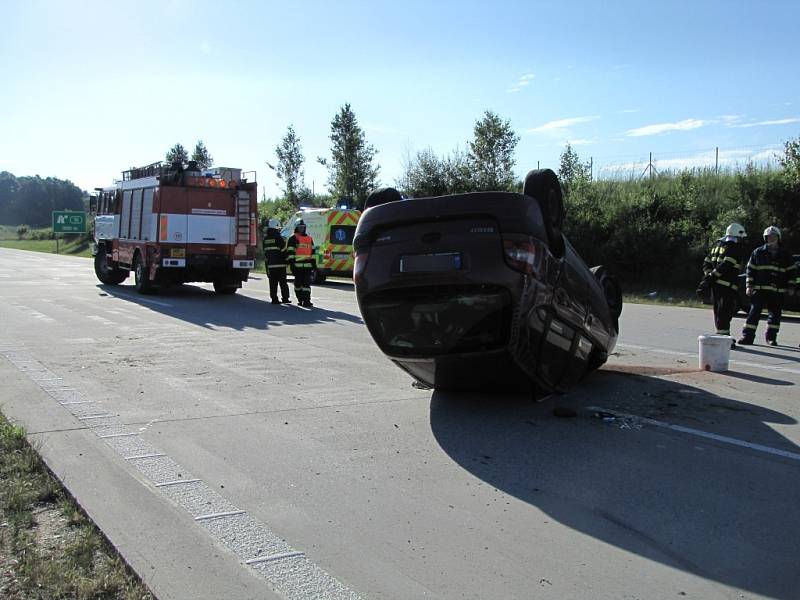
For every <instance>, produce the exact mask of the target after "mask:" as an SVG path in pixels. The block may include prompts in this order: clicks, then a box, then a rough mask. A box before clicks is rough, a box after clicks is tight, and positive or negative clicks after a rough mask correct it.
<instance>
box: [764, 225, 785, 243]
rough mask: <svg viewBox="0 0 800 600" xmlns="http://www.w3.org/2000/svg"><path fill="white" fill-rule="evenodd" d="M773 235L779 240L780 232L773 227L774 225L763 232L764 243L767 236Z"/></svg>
mask: <svg viewBox="0 0 800 600" xmlns="http://www.w3.org/2000/svg"><path fill="white" fill-rule="evenodd" d="M773 233H774V234H775V235H777V236H778V239H779V240H780V239H781V230H780V229H778V228H777V227H775V225H770V226H769V227H767V228H766V229H765V230H764V241H765V242H766V241H767V236H768V235H772V234H773Z"/></svg>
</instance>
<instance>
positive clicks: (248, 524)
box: [0, 344, 361, 600]
mask: <svg viewBox="0 0 800 600" xmlns="http://www.w3.org/2000/svg"><path fill="white" fill-rule="evenodd" d="M0 356H3V357H5V358H6V359H8V361H9V362H10V363H11V364H12V365H14V366H15V367H17V369H19V370H20V371H21V372H22V373H24V374H25V375H27V376H28V377H29V378H30V379H31V380H33V381H35V382H36V383H37V384H38V385H39V387H40V388H41V389H42V390H43V391H44V392H45V393H47V394H48V395H49V396H50V397H51V398H53V399H54V400H55V401H56V402H58V403H59V404H61V405H62V406H64V408H65V409H67V410H69V411H70V412H71V413H72V415H73V416H74V417H75V418H76V419H78V420H79V421H80V422H82V423H83V424H84V427H82V428H81V429H83V430H86V429H89V430H90V431H93V432H94V434H95V435H96V436H97V437H98V438H100V439H102V440H103V442H104V443H106V444H107V445H108V446H110V447H111V448H112V449H113V450H114V451H115V452H116V453H117V454H118V455H119V456H120V457H121V458H122V459H124V460H126V461H128V464H130V465H132V466H133V468H135V469H137V470H138V471H139V472H140V473H141V474H142V475H143V476H144V478H145V479H146V480H147V481H149V482H150V484H151V485H152V486H153V488H154V489H156V490H158V491H159V492H160V493H161V494H163V496H164V497H165V498H167V499H168V500H170V501H172V502H174V503H175V504H177V505H178V506H179V507H181V508H182V509H183V510H185V511H186V512H187V513H189V515H190V516H191V517H192V518H193V519H194V521H195V522H196V523H197V526H198V527H202V528H203V529H204V530H205V531H206V532H207V533H208V534H209V535H210V536H211V537H212V538H214V539H215V540H216V541H217V542H219V543H221V544H223V545H225V546H227V547H228V548H229V549H230V550H231V551H233V553H234V554H236V556H238V557H239V559H240V561H241V564H242V565H243V566H245V567H246V568H248V569H252V570H253V571H255V572H256V573H258V574H259V575H260V576H261V577H263V578H264V579H266V580H267V581H268V582H269V586H270V588H271V589H272V590H273V591H274V592H276V593H278V594H279V595H280V596H282V597H284V598H286V599H287V600H308V599H309V598H325V600H360V599H361V596H359V594H358V593H357V592H355V591H353V590H352V589H350V588H349V587H348V586H347V585H345V584H344V583H342V582H340V581H339V580H337V579H336V578H334V577H333V576H332V575H330V574H329V573H327V572H326V571H324V570H323V569H321V568H320V567H319V566H317V565H316V564H315V563H314V562H313V561H312V560H310V559H309V558H308V557H307V556H306V553H305V552H303V551H301V550H297V549H296V548H292V547H291V546H290V545H289V543H288V542H287V541H286V540H284V539H283V538H281V537H280V536H278V535H277V534H275V533H274V532H273V531H272V530H270V529H269V527H267V526H266V525H265V524H264V523H262V522H260V521H258V520H256V519H254V518H253V517H252V516H250V515H249V514H248V513H247V511H245V510H242V509H240V508H239V507H237V506H235V505H234V504H233V503H232V502H230V501H228V500H227V499H226V498H224V497H223V496H221V495H220V494H219V493H218V492H217V491H216V490H214V489H212V488H211V487H210V486H209V485H208V484H206V483H205V482H204V481H202V480H201V479H199V478H196V477H193V476H192V475H191V474H190V473H189V471H188V469H186V468H185V467H183V466H181V465H179V464H178V463H177V462H175V461H174V460H172V459H171V458H170V457H169V456H167V455H165V454H164V453H162V452H159V451H158V448H156V447H155V446H154V445H153V444H151V443H150V442H148V441H147V440H145V439H144V438H143V437H142V436H141V435H140V434H139V433H136V432H131V431H129V427H127V426H126V425H124V424H123V423H122V422H121V421H120V420H119V418H118V417H117V416H116V415H112V414H99V413H98V412H97V410H98V409H97V407H91V406H86V405H87V404H89V405H91V404H96V402H94V401H91V400H89V399H86V398H84V397H83V395H82V394H81V392H79V391H78V390H76V389H75V388H72V387H70V386H68V385H65V383H64V381H63V379H62V378H60V377H57V376H55V375H54V374H53V373H52V372H51V371H49V370H48V369H47V368H46V367H44V366H43V365H42V364H41V363H39V362H38V361H37V360H35V359H34V358H33V356H32V355H31V354H30V353H29V352H28V350H27V349H26V348H24V347H21V346H19V345H11V344H8V345H0Z"/></svg>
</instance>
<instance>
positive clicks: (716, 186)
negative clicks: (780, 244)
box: [564, 167, 800, 287]
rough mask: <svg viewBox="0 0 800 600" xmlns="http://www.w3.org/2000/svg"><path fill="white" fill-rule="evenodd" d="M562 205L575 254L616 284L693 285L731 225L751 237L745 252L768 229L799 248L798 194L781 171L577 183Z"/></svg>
mask: <svg viewBox="0 0 800 600" xmlns="http://www.w3.org/2000/svg"><path fill="white" fill-rule="evenodd" d="M566 203H567V207H566V208H567V211H566V221H565V224H564V231H565V233H566V234H567V237H568V238H569V240H570V242H571V243H572V244H573V246H575V249H576V250H577V251H578V252H579V253H580V254H581V256H582V257H583V258H584V259H585V260H586V262H587V263H588V264H589V265H590V266H591V265H596V264H604V265H606V266H608V267H609V268H610V269H611V270H612V271H613V272H614V273H616V274H617V275H618V276H619V277H620V278H621V279H622V280H623V281H629V282H634V281H635V282H638V283H653V284H655V283H658V284H661V285H677V286H687V287H688V286H693V285H695V284H696V283H697V280H698V279H699V277H700V272H701V266H702V262H703V258H704V257H705V255H706V254H707V252H708V250H709V249H710V247H711V246H712V245H713V243H714V242H715V241H716V240H717V239H718V238H719V237H721V236H722V235H723V234H724V232H725V228H726V227H727V226H728V225H729V224H730V223H731V222H734V221H736V222H739V223H742V225H744V226H745V229H746V230H747V231H748V233H749V234H750V236H749V240H748V249H752V248H754V247H756V246H758V245H760V244H761V243H763V242H762V241H761V232H762V231H763V229H764V228H765V227H767V226H768V225H772V224H775V225H778V226H779V227H780V228H781V230H782V232H783V240H784V243H786V244H787V245H788V247H789V248H792V249H794V248H798V244H800V210H798V204H797V203H798V194H797V191H796V190H795V189H794V188H793V186H792V183H791V182H790V181H789V180H788V179H787V178H786V177H785V176H784V175H783V173H782V172H781V171H770V170H756V169H753V168H752V167H748V168H746V169H744V170H742V171H739V172H733V173H722V174H718V173H716V172H715V171H714V170H713V169H696V170H691V171H683V172H680V173H665V174H662V175H659V176H657V177H654V178H652V179H643V180H636V179H629V180H602V181H581V182H580V183H579V184H578V185H573V187H572V188H571V189H570V194H569V198H568V200H567V201H566ZM795 251H797V250H795Z"/></svg>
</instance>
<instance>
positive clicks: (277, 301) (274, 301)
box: [272, 298, 281, 304]
mask: <svg viewBox="0 0 800 600" xmlns="http://www.w3.org/2000/svg"><path fill="white" fill-rule="evenodd" d="M280 303H281V301H280V300H278V299H277V298H273V299H272V304H280Z"/></svg>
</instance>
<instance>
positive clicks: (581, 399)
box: [430, 371, 800, 598]
mask: <svg viewBox="0 0 800 600" xmlns="http://www.w3.org/2000/svg"><path fill="white" fill-rule="evenodd" d="M598 403H600V404H602V410H598V408H597V407H596V405H597V404H598ZM554 407H558V408H559V411H555V410H554ZM590 407H591V408H590ZM563 409H567V410H566V411H565V410H563ZM605 411H610V414H612V415H613V414H628V415H631V414H633V415H639V416H641V417H645V418H649V419H654V420H656V421H658V422H666V423H671V424H677V425H682V426H683V427H686V428H692V429H694V430H700V431H705V432H709V433H714V434H717V435H724V436H728V437H731V438H744V439H746V440H747V441H748V442H749V443H751V444H760V445H762V446H766V447H771V448H775V449H777V450H778V451H782V452H784V453H791V454H793V455H795V456H798V457H800V453H799V452H798V448H797V446H796V445H795V444H793V443H792V442H790V441H789V440H787V439H786V438H785V437H783V436H781V435H780V434H778V433H777V432H776V431H774V430H773V429H772V428H771V427H770V426H769V425H768V424H769V423H776V424H782V425H787V424H795V423H796V421H795V420H794V419H792V418H790V417H788V416H787V415H784V414H781V413H779V412H776V411H772V410H769V409H765V408H763V407H760V406H757V405H755V404H748V403H745V402H738V401H735V400H731V399H728V398H723V397H720V396H717V395H715V394H712V393H709V392H707V391H705V390H703V389H700V388H696V387H692V386H689V385H685V384H682V383H677V382H675V381H671V380H668V379H660V378H655V377H650V376H642V375H636V374H632V373H625V372H604V371H598V372H597V373H595V374H594V375H593V376H592V377H590V378H589V380H587V382H586V383H585V384H583V385H581V386H579V387H578V388H576V389H575V390H574V391H573V392H570V393H569V394H567V395H563V396H550V397H548V398H546V399H545V400H544V401H542V402H541V403H538V404H537V403H532V402H531V401H530V398H529V397H525V396H521V395H520V396H513V395H511V396H495V397H491V398H490V397H488V396H487V395H477V394H472V395H470V394H462V393H449V392H439V391H436V392H434V393H433V395H432V397H431V403H430V423H431V429H432V432H433V434H434V436H435V438H436V440H437V442H438V443H439V445H440V446H441V448H442V449H443V450H444V451H445V452H446V453H447V454H448V455H449V456H450V457H451V458H452V459H453V460H454V461H455V462H456V463H457V464H458V465H460V466H461V467H463V468H464V469H466V470H467V471H469V472H470V473H471V474H472V475H474V476H475V477H477V478H479V479H481V480H483V481H485V482H486V483H488V484H490V485H491V486H493V487H495V488H497V489H498V490H501V491H504V492H506V493H508V494H511V495H513V496H515V497H517V498H518V499H520V500H522V501H524V502H526V503H529V504H530V505H532V506H535V507H537V508H539V509H541V510H543V511H544V512H546V513H547V514H548V515H550V516H551V517H552V518H554V519H557V520H558V521H559V522H560V523H562V524H564V525H566V526H568V527H570V528H572V529H574V530H576V531H578V532H581V533H583V534H586V535H590V536H592V537H594V538H596V539H598V540H601V541H603V542H605V543H607V544H611V545H613V546H616V547H618V548H621V549H624V550H626V551H628V552H631V553H634V554H637V555H639V556H641V557H643V558H645V559H647V560H650V561H656V562H660V563H662V564H664V565H666V566H667V567H669V568H674V569H680V570H683V571H686V572H689V573H692V574H695V575H697V576H699V577H702V578H706V579H711V580H716V581H718V582H720V583H722V584H724V585H729V586H734V587H736V588H740V589H743V590H749V591H751V592H753V593H757V594H763V595H765V596H769V597H774V598H790V597H796V593H797V590H798V589H800V570H798V569H797V557H798V556H800V520H798V519H796V518H794V517H793V516H792V515H796V514H797V512H796V511H797V506H796V502H797V498H800V478H799V477H789V476H788V475H787V473H789V472H794V473H796V472H797V471H796V469H797V466H798V465H799V464H800V463H798V462H796V461H795V460H793V459H792V458H785V457H781V456H774V455H771V454H767V453H762V452H759V451H756V450H753V449H751V448H743V447H739V446H735V445H728V444H724V443H720V442H718V441H717V442H714V441H709V440H708V439H704V438H701V437H695V436H694V435H688V434H686V433H679V432H676V431H672V430H669V429H667V428H661V427H656V426H652V425H647V424H642V422H637V421H635V420H634V421H632V420H630V419H627V418H624V419H623V418H616V417H613V416H608V414H606V413H605ZM556 414H559V415H562V416H571V415H574V417H573V418H560V417H558V416H556ZM604 417H605V420H604ZM684 431H686V430H684ZM532 543H535V540H532Z"/></svg>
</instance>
